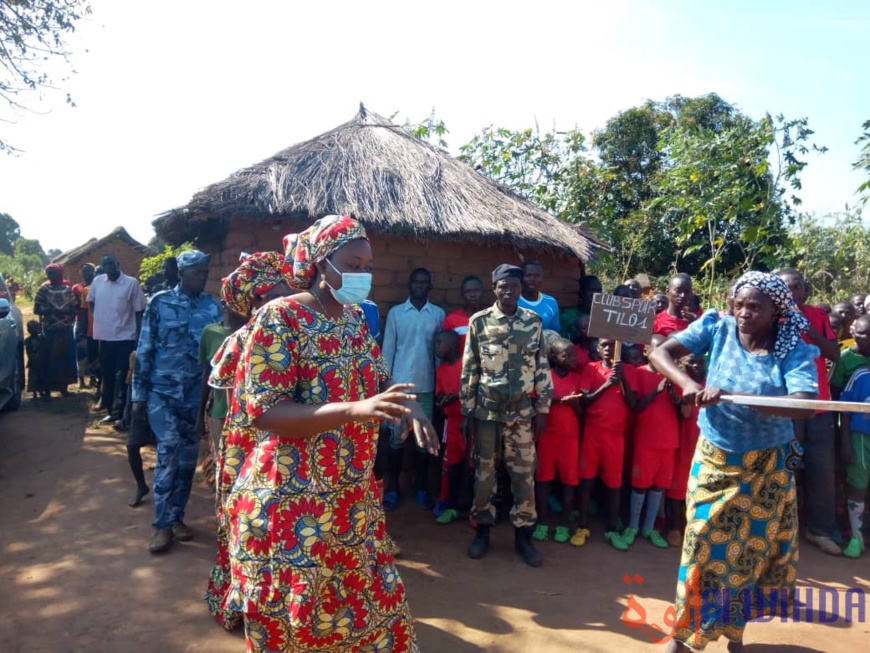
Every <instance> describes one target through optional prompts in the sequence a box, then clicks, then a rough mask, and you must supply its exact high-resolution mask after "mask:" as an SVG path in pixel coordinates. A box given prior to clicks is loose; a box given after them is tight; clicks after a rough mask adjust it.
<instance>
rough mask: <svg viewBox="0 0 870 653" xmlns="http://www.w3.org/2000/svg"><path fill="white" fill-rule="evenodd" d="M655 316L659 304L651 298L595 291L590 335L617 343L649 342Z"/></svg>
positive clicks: (590, 320)
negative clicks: (654, 302) (636, 297)
mask: <svg viewBox="0 0 870 653" xmlns="http://www.w3.org/2000/svg"><path fill="white" fill-rule="evenodd" d="M655 317H656V310H655V305H654V304H653V302H651V301H650V300H648V299H635V298H633V297H619V296H617V295H607V294H604V293H595V295H594V296H593V298H592V312H591V313H590V314H589V335H590V336H591V337H593V338H608V339H612V340H616V341H617V342H629V343H632V344H649V342H650V340H652V333H653V323H654V322H655ZM617 360H619V359H618V358H617Z"/></svg>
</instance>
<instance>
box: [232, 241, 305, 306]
mask: <svg viewBox="0 0 870 653" xmlns="http://www.w3.org/2000/svg"><path fill="white" fill-rule="evenodd" d="M289 276H290V265H289V264H288V263H287V262H286V261H285V260H284V257H283V256H282V255H281V254H280V253H279V252H255V253H254V254H245V255H243V257H242V258H241V259H240V265H239V267H237V268H236V269H235V270H233V271H232V272H231V273H230V275H229V276H227V277H225V278H223V279H221V299H222V300H223V301H224V302H225V303H226V305H227V306H229V307H230V308H231V309H232V310H233V311H234V312H236V313H238V314H239V315H250V313H251V309H252V306H253V303H254V298H255V297H262V296H263V295H265V294H266V293H268V292H269V291H270V290H272V288H274V287H275V286H277V285H278V284H279V283H282V282H284V281H287V280H288V277H289Z"/></svg>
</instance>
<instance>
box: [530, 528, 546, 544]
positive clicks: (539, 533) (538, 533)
mask: <svg viewBox="0 0 870 653" xmlns="http://www.w3.org/2000/svg"><path fill="white" fill-rule="evenodd" d="M548 537H550V527H549V526H545V525H544V524H538V525H537V526H535V530H534V531H532V539H533V540H535V541H536V542H546V541H547V538H548Z"/></svg>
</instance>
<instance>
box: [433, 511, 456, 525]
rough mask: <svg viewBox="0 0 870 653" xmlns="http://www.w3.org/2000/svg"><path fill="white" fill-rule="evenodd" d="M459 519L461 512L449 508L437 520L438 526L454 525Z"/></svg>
mask: <svg viewBox="0 0 870 653" xmlns="http://www.w3.org/2000/svg"><path fill="white" fill-rule="evenodd" d="M457 519H459V511H458V510H454V509H453V508H447V510H445V511H444V512H442V513H441V514H440V515H438V516H437V517H436V518H435V523H436V524H452V523H453V522H455V521H456V520H457Z"/></svg>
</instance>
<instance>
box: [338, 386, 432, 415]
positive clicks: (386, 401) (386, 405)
mask: <svg viewBox="0 0 870 653" xmlns="http://www.w3.org/2000/svg"><path fill="white" fill-rule="evenodd" d="M413 387H414V384H413V383H396V384H395V385H391V386H390V387H389V388H387V389H386V390H385V391H384V392H381V393H379V394H376V395H375V396H374V397H369V398H368V399H363V400H362V401H355V402H354V403H353V404H352V412H353V417H354V420H355V421H357V422H371V421H373V420H384V421H387V422H392V423H393V424H400V423H401V422H402V420H403V418H405V417H407V416H409V415H410V414H411V408H410V406H411V405H412V404H416V402H415V401H414V400H415V399H416V398H417V397H416V395H412V394H408V393H407V392H405V391H406V390H410V389H411V388H413Z"/></svg>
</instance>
